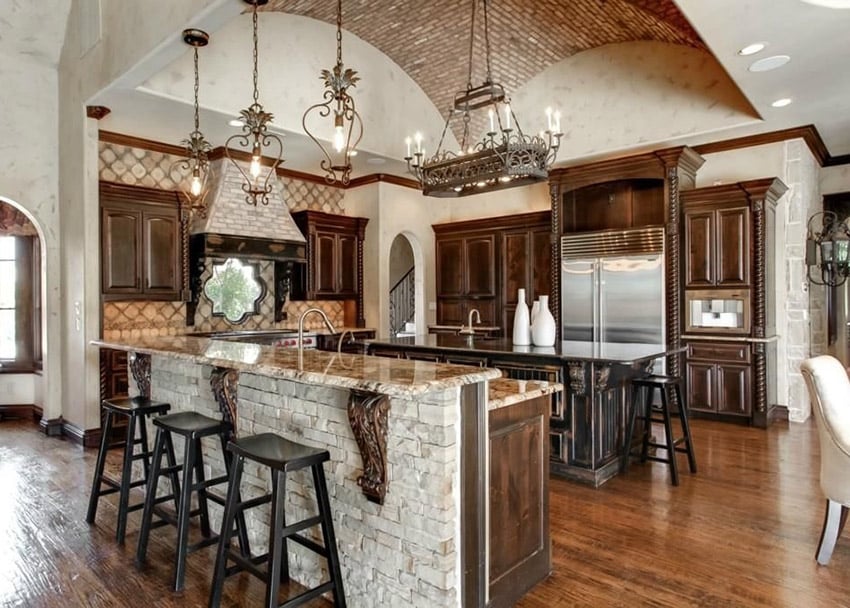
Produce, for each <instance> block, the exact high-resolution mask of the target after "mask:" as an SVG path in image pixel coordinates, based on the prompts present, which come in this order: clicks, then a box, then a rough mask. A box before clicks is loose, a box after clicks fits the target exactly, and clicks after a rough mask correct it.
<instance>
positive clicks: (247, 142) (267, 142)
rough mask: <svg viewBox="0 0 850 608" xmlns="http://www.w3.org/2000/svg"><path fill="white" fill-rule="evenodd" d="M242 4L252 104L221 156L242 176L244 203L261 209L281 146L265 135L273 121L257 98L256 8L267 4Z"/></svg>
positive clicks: (265, 0) (256, 1) (274, 137)
mask: <svg viewBox="0 0 850 608" xmlns="http://www.w3.org/2000/svg"><path fill="white" fill-rule="evenodd" d="M244 1H245V2H246V3H248V4H250V5H251V6H253V28H254V72H253V76H254V102H253V103H252V104H251V105H250V106H248V107H247V108H246V109H244V110H242V111H241V112H240V115H241V116H242V132H241V133H237V134H236V135H231V136H230V137H229V138H228V139H227V141H226V142H225V147H224V154H225V156H227V158H228V159H229V160H230V161H232V162H233V164H234V165H236V168H237V169H239V172H240V173H241V174H242V179H243V182H242V190H243V192H245V202H246V203H248V204H249V205H253V206H254V207H256V206H257V203H258V202H260V203H262V204H263V205H268V204H269V194H270V193H271V191H272V188H273V187H274V186H273V184H274V180H273V179H272V176H275V169H277V166H278V165H279V164H280V163H281V157H282V156H283V142H282V141H281V139H280V137H278V136H277V135H275V134H274V133H269V131H268V126H269V124H271V122H272V118H273V117H272V115H271V113H269V112H266V111H265V110H264V109H263V106H262V104H260V101H259V97H260V94H259V89H258V87H257V76H258V70H257V59H258V53H257V46H258V45H257V42H258V37H257V7H258V6H263V5H264V4H268V1H269V0H244ZM231 144H236V145H237V146H239V147H240V148H242V150H238V149H232V148H231ZM249 151H250V152H249ZM246 152H247V154H246ZM238 160H241V161H244V160H247V161H248V163H249V168H248V171H247V172H246V171H245V170H244V169H243V168H242V166H241V165H240V164H239V162H237V161H238ZM263 165H265V167H264V166H263Z"/></svg>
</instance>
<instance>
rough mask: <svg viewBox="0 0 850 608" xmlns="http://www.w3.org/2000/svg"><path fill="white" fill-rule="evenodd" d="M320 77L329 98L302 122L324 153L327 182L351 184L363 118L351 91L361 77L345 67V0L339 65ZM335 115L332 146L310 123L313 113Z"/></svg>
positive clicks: (338, 16)
mask: <svg viewBox="0 0 850 608" xmlns="http://www.w3.org/2000/svg"><path fill="white" fill-rule="evenodd" d="M320 78H321V79H322V80H323V81H324V83H325V92H324V94H323V97H324V99H325V101H324V102H322V103H317V104H315V105H313V106H310V107H309V108H307V111H306V112H304V116H303V118H302V119H301V124H302V126H303V127H304V132H305V133H307V135H309V136H310V139H312V140H313V141H314V142H316V145H317V146H319V149H320V150H321V151H322V154H323V155H324V158H323V159H322V162H321V164H320V166H321V168H322V170H324V172H325V181H326V182H328V183H329V184H335V183H336V184H341V185H343V186H347V185H348V183H349V182H350V180H351V157H352V156H354V155H355V154H357V151H356V148H357V145H358V144H359V143H360V139H361V138H362V137H363V121H362V120H360V115H359V114H358V113H357V110H356V108H355V107H354V98H352V97H351V95H350V94H349V92H348V90H349V88H351V87H355V86H357V82H358V81H359V80H360V77H359V76H357V72H356V71H355V70H352V69H350V68H349V69H345V67H344V65H343V62H342V0H337V5H336V65H334V67H333V68H332V69H330V70H322V73H321V76H320ZM331 114H333V129H334V131H333V138H332V142H331V148H330V149H329V148H328V147H326V146H325V145H323V144H322V142H321V141H319V139H318V138H317V137H316V136H315V135H314V134H313V132H311V130H310V128H309V127H308V125H307V123H308V120H309V118H310V116H311V115H314V116H316V117H318V118H327V117H328V116H330V115H331Z"/></svg>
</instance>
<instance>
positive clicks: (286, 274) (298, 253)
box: [186, 158, 307, 325]
mask: <svg viewBox="0 0 850 608" xmlns="http://www.w3.org/2000/svg"><path fill="white" fill-rule="evenodd" d="M246 170H247V167H246ZM208 180H209V192H208V194H207V199H206V207H207V213H206V217H203V218H200V217H195V218H194V219H193V221H192V225H191V226H190V228H189V233H190V237H189V259H190V266H189V277H190V287H191V292H192V295H191V300H190V301H189V302H188V303H187V311H186V312H187V315H186V324H187V325H194V319H195V309H196V307H197V304H198V301H199V298H200V293H201V290H202V288H203V285H202V284H201V280H202V279H201V276H202V275H203V273H204V271H205V270H206V268H207V265H208V264H209V263H211V261H212V260H217V261H223V260H226V259H228V258H237V259H239V260H241V261H246V260H247V261H255V262H256V261H272V262H274V285H273V286H272V285H269V286H268V287H269V289H270V292H271V293H273V296H274V299H275V321H280V320H281V319H282V318H283V317H282V312H281V311H282V309H283V304H284V303H285V302H286V298H287V297H288V295H289V289H290V283H291V276H292V271H293V265H294V264H296V263H305V262H306V261H307V241H306V239H305V238H304V235H303V234H301V231H300V230H298V227H297V226H296V225H295V222H294V221H293V219H292V216H291V215H290V214H289V207H287V205H286V203H285V202H284V200H283V193H282V186H281V184H280V182H279V180H277V179H276V178H275V179H273V180H272V182H273V183H272V192H271V193H270V194H269V197H268V205H263V204H262V203H260V204H258V205H257V206H252V205H249V204H248V203H247V202H246V201H245V192H244V191H243V190H242V180H243V178H242V174H241V173H240V171H239V169H238V168H237V167H236V165H235V164H234V161H232V160H229V159H227V158H221V159H218V160H215V161H213V162H211V163H210V173H209V177H208Z"/></svg>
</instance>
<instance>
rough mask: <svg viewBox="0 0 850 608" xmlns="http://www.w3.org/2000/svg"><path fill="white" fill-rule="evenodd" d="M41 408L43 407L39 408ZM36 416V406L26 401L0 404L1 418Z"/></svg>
mask: <svg viewBox="0 0 850 608" xmlns="http://www.w3.org/2000/svg"><path fill="white" fill-rule="evenodd" d="M39 410H41V408H39ZM7 416H8V417H9V418H30V417H33V418H35V406H34V405H32V404H25V403H14V404H12V403H9V404H6V405H0V418H4V417H7Z"/></svg>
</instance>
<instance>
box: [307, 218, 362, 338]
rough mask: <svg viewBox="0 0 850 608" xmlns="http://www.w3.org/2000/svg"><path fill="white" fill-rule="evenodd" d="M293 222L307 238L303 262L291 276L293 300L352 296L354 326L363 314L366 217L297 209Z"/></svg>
mask: <svg viewBox="0 0 850 608" xmlns="http://www.w3.org/2000/svg"><path fill="white" fill-rule="evenodd" d="M292 218H293V219H294V220H295V224H296V225H297V226H298V228H299V229H300V230H301V233H302V234H303V235H304V237H305V238H306V239H307V264H301V265H299V268H298V269H296V271H295V273H294V276H293V280H292V299H293V300H352V301H354V302H355V306H356V312H355V314H356V320H355V323H356V324H357V326H358V327H363V326H364V325H365V323H366V321H365V319H364V317H363V239H364V238H365V235H366V224H367V223H368V222H369V220H368V218H362V217H350V216H346V215H335V214H332V213H322V212H320V211H309V210H307V211H297V212H295V213H293V214H292Z"/></svg>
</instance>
